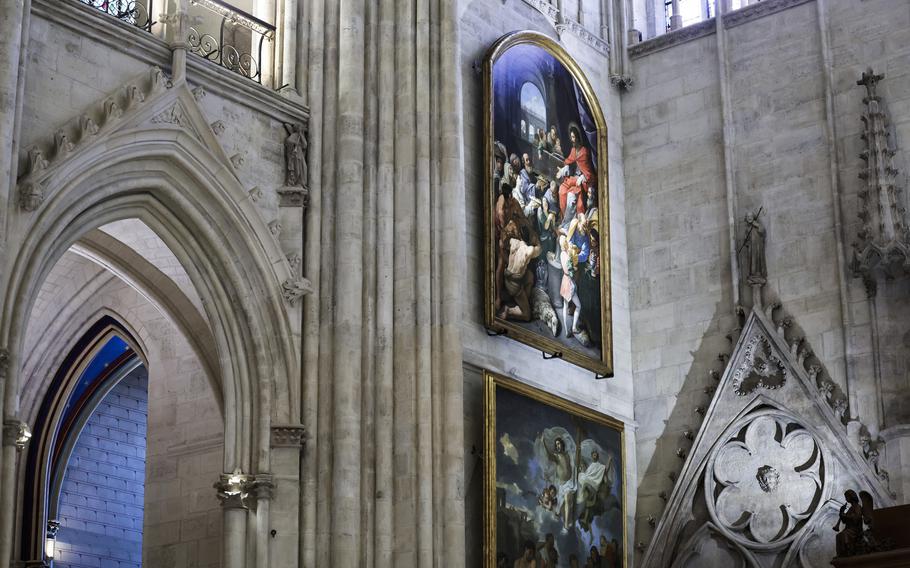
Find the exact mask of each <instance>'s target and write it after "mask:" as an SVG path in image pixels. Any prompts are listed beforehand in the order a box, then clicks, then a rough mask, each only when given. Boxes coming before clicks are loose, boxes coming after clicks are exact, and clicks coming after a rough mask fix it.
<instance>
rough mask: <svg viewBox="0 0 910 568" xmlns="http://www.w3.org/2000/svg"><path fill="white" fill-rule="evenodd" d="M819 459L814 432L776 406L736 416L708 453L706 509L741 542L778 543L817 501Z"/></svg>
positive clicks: (791, 535) (791, 533)
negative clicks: (726, 434)
mask: <svg viewBox="0 0 910 568" xmlns="http://www.w3.org/2000/svg"><path fill="white" fill-rule="evenodd" d="M824 468H825V464H824V459H823V453H822V451H821V446H820V445H819V442H818V440H817V439H816V438H815V436H814V435H813V434H812V433H811V432H809V431H808V430H807V429H806V428H805V427H804V426H803V425H802V424H800V423H799V422H797V421H795V420H794V419H793V418H791V417H789V416H787V415H786V414H784V413H781V412H778V411H759V412H756V413H754V414H752V415H749V416H747V417H746V418H744V419H743V420H740V421H738V422H737V423H736V424H735V425H734V426H733V428H732V436H729V437H728V438H727V439H726V441H725V442H723V443H722V444H721V445H720V446H719V447H718V448H717V449H716V450H715V451H714V453H713V454H712V456H711V457H710V458H709V462H708V472H709V473H708V475H706V476H705V495H706V496H707V499H708V503H707V504H708V510H709V512H710V513H711V515H712V517H713V518H714V519H716V521H717V524H718V526H719V527H720V528H721V530H722V532H724V533H725V535H726V536H727V537H728V538H730V539H732V540H734V541H736V542H738V543H739V544H741V545H743V546H745V547H756V546H757V547H766V546H768V545H783V544H784V543H786V542H788V541H790V540H792V539H793V538H794V537H795V536H796V534H797V533H798V531H799V529H800V528H801V527H802V521H804V520H805V519H807V518H808V517H810V516H811V515H812V513H813V512H814V511H815V509H816V508H817V507H818V505H819V503H820V502H821V496H822V493H823V491H824V489H825V487H824Z"/></svg>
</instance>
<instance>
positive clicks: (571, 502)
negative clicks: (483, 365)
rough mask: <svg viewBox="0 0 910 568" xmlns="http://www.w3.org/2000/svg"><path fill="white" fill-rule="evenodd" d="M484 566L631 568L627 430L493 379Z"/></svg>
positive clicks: (487, 396) (488, 399) (488, 383)
mask: <svg viewBox="0 0 910 568" xmlns="http://www.w3.org/2000/svg"><path fill="white" fill-rule="evenodd" d="M484 387H485V390H484V403H485V405H486V413H485V417H486V418H485V425H484V426H485V430H484V437H485V441H484V445H485V448H484V464H485V470H486V471H485V478H484V479H485V488H484V511H485V513H484V516H485V531H484V532H485V540H484V566H485V568H494V567H495V568H500V567H507V568H521V567H527V566H535V567H541V566H547V567H548V568H549V567H554V568H555V567H559V568H563V567H565V568H584V567H586V566H592V567H596V568H622V567H623V566H624V565H625V564H624V557H625V552H624V535H625V514H624V512H623V503H624V489H625V480H624V478H623V471H624V467H623V463H624V457H623V426H622V423H621V422H619V421H616V420H614V419H612V418H610V417H607V416H604V415H602V414H599V413H597V412H594V411H592V410H590V409H587V408H585V407H582V406H580V405H577V404H574V403H571V402H569V401H566V400H563V399H561V398H558V397H555V396H553V395H551V394H549V393H545V392H543V391H540V390H537V389H535V388H532V387H530V386H527V385H525V384H524V383H521V382H519V381H516V380H514V379H510V378H507V377H503V376H500V375H496V374H494V373H490V372H485V373H484Z"/></svg>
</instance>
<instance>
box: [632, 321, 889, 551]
mask: <svg viewBox="0 0 910 568" xmlns="http://www.w3.org/2000/svg"><path fill="white" fill-rule="evenodd" d="M777 307H778V305H777V304H776V303H775V304H771V305H769V306H768V307H767V308H766V309H765V310H762V309H761V305H760V303H759V305H758V306H756V307H755V308H753V309H752V310H751V312H750V313H749V315H748V316H747V318H746V322H745V324H744V326H743V329H742V332H741V334H740V336H739V339H738V341H737V343H736V346H735V349H734V351H733V354H732V355H731V357H730V360H729V363H728V364H727V367H726V370H725V371H724V373H723V375H722V376H721V378H720V381H719V384H718V386H717V390H716V391H715V393H714V398H713V400H712V401H711V404H710V406H709V407H708V409H707V410H706V412H705V418H704V422H703V423H702V425H701V428H700V430H699V432H698V434H697V435H696V437H695V440H694V443H693V446H692V448H691V450H690V451H689V452H688V455H687V456H686V459H685V463H684V465H683V468H682V471H681V473H680V474H679V476H678V479H677V481H676V484H675V486H674V488H673V491H672V493H671V494H670V496H669V499H668V501H667V505H666V508H665V509H664V513H663V516H662V518H661V519H660V521H659V523H658V524H657V528H656V529H655V532H654V537H653V538H652V539H651V542H650V546H649V548H648V550H647V552H646V553H645V556H644V559H643V562H642V566H645V567H651V566H653V567H664V566H671V565H672V566H674V568H675V567H677V566H679V567H685V566H707V565H726V564H724V562H728V561H732V560H730V559H731V558H735V559H736V560H735V562H734V563H736V562H739V563H740V565H742V566H756V567H757V566H769V565H772V564H774V565H790V564H788V563H786V562H785V563H784V564H777V563H779V562H781V561H783V560H784V559H786V561H787V562H792V561H796V560H797V559H798V560H799V562H800V564H799V565H801V566H814V565H818V564H817V562H818V561H819V558H815V557H814V556H813V555H815V556H818V554H820V553H821V552H819V551H816V549H815V548H812V547H813V546H814V545H815V544H816V543H817V542H818V541H819V539H820V538H822V537H825V536H827V533H830V532H831V531H830V528H827V529H824V528H822V529H820V528H819V527H824V526H825V525H824V523H825V522H826V521H827V520H829V518H830V514H831V507H832V503H837V504H838V505H839V503H838V500H839V499H841V496H842V495H843V493H844V491H845V490H847V489H850V488H862V489H865V490H867V491H869V492H870V493H872V495H873V496H874V498H875V501H876V503H877V504H880V505H881V506H887V505H890V504H892V502H893V496H892V495H891V493H890V491H889V489H888V487H887V485H886V483H885V482H884V480H883V479H882V477H881V476H880V475H879V474H878V472H876V471H875V469H874V468H873V467H872V466H871V465H870V464H869V463H868V462H867V461H866V459H864V456H863V455H861V453H860V452H859V451H857V448H856V447H855V445H854V444H853V443H852V442H851V441H850V438H849V437H848V435H847V429H846V426H845V424H844V422H843V421H842V419H841V417H842V415H843V412H842V411H841V408H842V407H841V404H840V403H839V402H838V401H839V399H838V398H836V397H835V396H833V395H832V394H831V389H830V388H828V386H826V385H828V383H830V381H828V380H827V379H824V378H821V377H819V374H820V367H818V366H816V365H809V367H808V368H807V361H808V358H809V356H810V355H811V350H810V348H809V347H808V346H805V345H803V342H802V340H796V341H789V342H788V340H787V338H786V336H785V335H784V333H783V329H784V327H783V326H780V325H777V324H775V322H774V320H773V318H772V315H773V311H774V309H776V308H777ZM832 386H833V385H832ZM825 530H826V531H827V532H825ZM819 550H821V549H819ZM824 554H826V555H827V556H826V557H825V558H824V559H823V560H824V561H825V562H827V560H829V559H830V554H829V551H828V550H827V549H825V550H824ZM680 558H682V559H683V560H682V561H681V560H680ZM687 559H688V560H687ZM690 561H691V562H690Z"/></svg>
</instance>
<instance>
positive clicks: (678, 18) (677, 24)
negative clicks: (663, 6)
mask: <svg viewBox="0 0 910 568" xmlns="http://www.w3.org/2000/svg"><path fill="white" fill-rule="evenodd" d="M671 9H672V10H673V12H672V13H671V14H670V30H678V29H679V28H681V27H682V14H680V13H679V0H673V3H672V4H671Z"/></svg>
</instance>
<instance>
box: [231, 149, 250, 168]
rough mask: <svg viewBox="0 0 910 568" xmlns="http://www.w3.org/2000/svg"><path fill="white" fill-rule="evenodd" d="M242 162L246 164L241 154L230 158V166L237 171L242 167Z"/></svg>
mask: <svg viewBox="0 0 910 568" xmlns="http://www.w3.org/2000/svg"><path fill="white" fill-rule="evenodd" d="M244 162H246V158H244V157H243V154H241V153H237V154H234V155H233V156H231V165H233V166H234V167H235V168H237V169H240V166H242V165H243V164H244Z"/></svg>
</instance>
